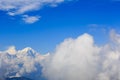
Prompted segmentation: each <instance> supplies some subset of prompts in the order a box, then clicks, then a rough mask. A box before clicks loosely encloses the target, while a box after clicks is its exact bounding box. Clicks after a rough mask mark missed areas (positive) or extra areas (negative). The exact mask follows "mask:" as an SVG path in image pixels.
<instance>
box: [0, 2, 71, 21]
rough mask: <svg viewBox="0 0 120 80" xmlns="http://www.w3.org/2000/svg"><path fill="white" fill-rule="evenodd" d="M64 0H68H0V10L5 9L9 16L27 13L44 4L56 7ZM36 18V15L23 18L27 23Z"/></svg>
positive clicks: (36, 19) (38, 8)
mask: <svg viewBox="0 0 120 80" xmlns="http://www.w3.org/2000/svg"><path fill="white" fill-rule="evenodd" d="M65 1H69V0H0V10H2V11H6V13H7V14H8V15H10V16H16V15H27V14H26V13H27V12H33V11H36V10H40V9H41V8H43V7H44V6H50V7H56V6H57V5H58V4H60V3H62V2H65ZM34 16H36V15H34ZM39 16H40V15H39ZM38 20H39V19H38V17H29V18H28V17H27V18H26V19H23V21H25V22H27V23H34V22H36V21H38Z"/></svg>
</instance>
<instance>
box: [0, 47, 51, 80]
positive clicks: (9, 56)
mask: <svg viewBox="0 0 120 80" xmlns="http://www.w3.org/2000/svg"><path fill="white" fill-rule="evenodd" d="M47 56H49V55H47ZM47 56H46V55H45V56H44V55H40V53H37V52H36V51H34V50H33V49H32V48H30V47H27V48H24V49H22V50H18V51H17V50H16V49H15V47H10V48H9V49H8V50H6V51H1V52H0V71H1V72H0V78H1V77H3V78H6V77H7V78H13V77H21V76H25V77H30V78H31V79H32V78H35V77H40V76H39V75H40V74H41V69H42V66H41V62H42V61H43V60H44V59H45V57H47ZM33 74H34V75H33Z"/></svg>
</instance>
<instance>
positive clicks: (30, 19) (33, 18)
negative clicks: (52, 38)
mask: <svg viewBox="0 0 120 80" xmlns="http://www.w3.org/2000/svg"><path fill="white" fill-rule="evenodd" d="M39 19H40V16H28V15H24V16H23V21H24V22H25V23H28V24H32V23H35V22H37V21H38V20H39Z"/></svg>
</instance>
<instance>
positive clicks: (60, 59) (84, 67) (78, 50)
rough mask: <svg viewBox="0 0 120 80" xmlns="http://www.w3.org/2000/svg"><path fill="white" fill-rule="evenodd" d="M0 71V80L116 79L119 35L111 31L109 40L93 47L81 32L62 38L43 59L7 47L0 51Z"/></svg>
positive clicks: (118, 78) (119, 62)
mask: <svg viewBox="0 0 120 80" xmlns="http://www.w3.org/2000/svg"><path fill="white" fill-rule="evenodd" d="M0 71H1V72H0V78H4V77H13V76H26V77H30V78H32V77H34V79H35V80H41V78H42V77H44V78H46V80H120V34H117V33H116V32H115V31H114V30H112V31H111V32H110V41H109V42H108V43H106V44H105V45H103V46H97V44H95V43H94V38H93V36H91V35H89V34H87V33H85V34H83V35H80V36H79V37H78V38H76V39H73V38H69V39H65V40H64V42H62V43H61V44H60V45H58V46H57V48H56V50H55V52H54V53H50V55H49V54H48V55H46V56H45V55H40V54H39V53H37V52H35V51H34V50H33V49H31V48H25V49H23V50H18V51H17V50H15V47H10V48H9V49H8V50H5V51H1V52H0ZM33 74H34V75H33ZM31 75H32V77H31Z"/></svg>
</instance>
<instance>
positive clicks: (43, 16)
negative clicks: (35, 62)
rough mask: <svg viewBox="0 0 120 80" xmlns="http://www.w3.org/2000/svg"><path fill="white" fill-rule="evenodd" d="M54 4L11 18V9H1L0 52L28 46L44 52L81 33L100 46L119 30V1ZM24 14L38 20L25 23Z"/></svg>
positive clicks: (87, 0)
mask: <svg viewBox="0 0 120 80" xmlns="http://www.w3.org/2000/svg"><path fill="white" fill-rule="evenodd" d="M56 4H57V6H56V7H51V6H49V5H45V6H43V7H42V8H41V9H38V10H33V11H27V12H24V13H19V14H16V13H14V15H10V14H8V13H9V12H12V9H10V11H9V9H8V10H6V9H1V8H0V38H1V39H0V49H1V50H2V49H5V48H7V47H9V46H16V48H17V49H22V48H24V47H28V46H29V47H32V48H33V49H35V50H37V51H39V52H41V53H47V52H51V51H53V50H54V48H55V47H56V46H57V45H58V44H59V43H61V42H62V41H63V40H64V39H66V38H69V37H72V38H76V37H78V36H79V35H81V34H83V33H89V34H91V35H93V36H94V38H95V41H96V42H95V43H97V44H99V45H101V44H104V43H105V42H107V41H108V36H107V35H108V34H109V31H110V30H111V29H116V30H117V31H119V30H120V28H119V26H120V16H119V15H120V2H119V1H112V0H76V1H75V0H74V1H64V2H61V3H60V4H58V3H56ZM0 6H1V3H0ZM13 12H15V11H13ZM25 15H27V16H28V15H29V16H35V15H37V16H39V20H36V21H35V22H33V23H30V22H25V20H24V19H26V16H25ZM29 16H28V17H29ZM21 18H23V19H21Z"/></svg>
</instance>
